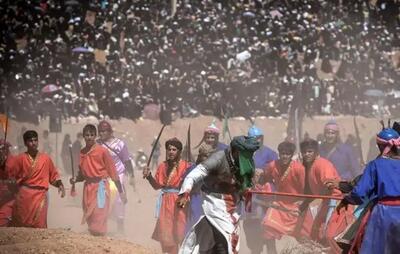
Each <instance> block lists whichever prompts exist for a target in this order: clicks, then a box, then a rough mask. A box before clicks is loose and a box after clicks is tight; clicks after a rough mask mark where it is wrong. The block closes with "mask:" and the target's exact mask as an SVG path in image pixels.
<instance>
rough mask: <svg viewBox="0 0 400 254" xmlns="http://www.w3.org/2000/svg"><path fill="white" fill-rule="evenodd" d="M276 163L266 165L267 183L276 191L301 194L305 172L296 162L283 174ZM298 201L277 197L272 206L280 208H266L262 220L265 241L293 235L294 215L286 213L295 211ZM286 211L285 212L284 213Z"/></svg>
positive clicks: (295, 217) (295, 218)
mask: <svg viewBox="0 0 400 254" xmlns="http://www.w3.org/2000/svg"><path fill="white" fill-rule="evenodd" d="M277 162H278V161H273V162H271V163H269V164H268V165H267V168H266V169H265V171H264V174H265V176H266V179H267V181H269V182H271V180H272V182H273V183H274V185H275V187H276V191H278V192H286V193H295V194H296V193H303V192H304V177H305V170H304V167H303V165H302V164H301V163H300V162H298V161H292V162H291V163H290V165H289V167H288V169H287V170H286V171H285V172H281V169H279V165H278V163H277ZM296 201H298V199H296V198H290V197H277V198H276V201H274V202H273V205H274V206H277V207H280V208H282V210H279V209H275V208H268V210H267V212H266V214H265V217H264V219H263V222H262V224H263V226H264V237H265V238H266V239H280V238H281V237H282V236H283V235H289V234H291V233H293V230H294V229H295V226H296V223H297V216H296V213H290V212H288V211H294V212H295V211H297V210H298V204H295V202H296ZM284 210H286V211H284Z"/></svg>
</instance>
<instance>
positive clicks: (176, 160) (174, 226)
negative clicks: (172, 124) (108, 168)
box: [143, 131, 190, 254]
mask: <svg viewBox="0 0 400 254" xmlns="http://www.w3.org/2000/svg"><path fill="white" fill-rule="evenodd" d="M161 132H162V131H161ZM161 132H160V133H161ZM165 149H166V150H167V158H166V160H165V161H164V162H163V163H161V164H160V165H159V166H158V168H157V171H156V174H155V176H154V177H153V176H152V174H151V171H150V167H149V165H147V167H146V168H145V169H144V170H143V178H146V179H147V180H148V181H149V183H150V185H151V186H152V187H153V189H155V190H161V192H160V196H159V198H158V201H157V207H156V209H157V211H156V217H157V224H156V227H155V229H154V232H153V236H152V238H153V239H154V240H156V241H159V242H160V244H161V248H162V251H163V253H170V254H177V253H178V249H179V245H180V243H181V242H182V240H183V238H184V236H185V226H186V210H187V209H179V208H178V207H177V199H178V192H179V188H180V186H181V184H182V181H183V178H182V176H183V175H184V174H185V173H186V170H187V169H188V168H189V166H190V164H189V163H188V162H187V161H184V160H181V153H182V149H183V145H182V142H181V141H179V140H178V139H177V138H172V139H169V140H167V142H165ZM150 158H151V155H150ZM148 164H149V163H148Z"/></svg>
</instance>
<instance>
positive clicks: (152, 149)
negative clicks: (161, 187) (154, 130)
mask: <svg viewBox="0 0 400 254" xmlns="http://www.w3.org/2000/svg"><path fill="white" fill-rule="evenodd" d="M164 128H165V124H164V125H163V126H162V127H161V130H160V132H159V133H158V136H157V139H156V141H155V142H154V145H153V147H152V148H151V152H150V156H149V159H148V160H147V167H149V166H150V163H151V158H152V157H153V154H154V151H155V150H156V147H157V144H158V142H159V141H160V137H161V134H162V133H163V131H164ZM143 178H145V177H143Z"/></svg>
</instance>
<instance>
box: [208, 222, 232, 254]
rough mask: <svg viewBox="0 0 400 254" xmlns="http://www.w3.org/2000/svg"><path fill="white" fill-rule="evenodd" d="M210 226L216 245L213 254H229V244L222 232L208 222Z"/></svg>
mask: <svg viewBox="0 0 400 254" xmlns="http://www.w3.org/2000/svg"><path fill="white" fill-rule="evenodd" d="M207 223H208V225H209V226H210V227H211V228H212V231H213V235H214V241H215V245H214V247H213V249H212V252H211V253H212V254H228V244H227V242H226V239H225V237H224V235H223V234H221V232H219V231H218V229H216V228H215V227H214V226H213V225H212V224H211V223H210V221H208V220H207Z"/></svg>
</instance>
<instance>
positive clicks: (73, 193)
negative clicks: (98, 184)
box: [68, 144, 76, 197]
mask: <svg viewBox="0 0 400 254" xmlns="http://www.w3.org/2000/svg"><path fill="white" fill-rule="evenodd" d="M68 148H69V157H71V172H72V179H74V180H75V170H74V157H73V155H72V144H69V145H68ZM70 195H71V197H75V196H76V191H75V183H73V184H72V187H71V191H70Z"/></svg>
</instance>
